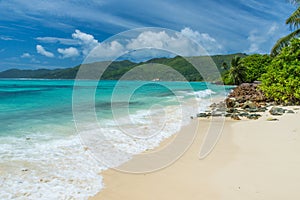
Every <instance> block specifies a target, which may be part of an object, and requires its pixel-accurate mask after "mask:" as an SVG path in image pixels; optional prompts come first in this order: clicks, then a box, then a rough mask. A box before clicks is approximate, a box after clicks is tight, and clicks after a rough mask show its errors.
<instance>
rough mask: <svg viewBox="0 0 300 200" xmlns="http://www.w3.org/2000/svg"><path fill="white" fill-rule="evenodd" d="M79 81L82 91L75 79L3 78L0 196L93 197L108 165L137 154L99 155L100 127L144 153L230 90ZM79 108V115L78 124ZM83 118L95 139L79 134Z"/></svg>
mask: <svg viewBox="0 0 300 200" xmlns="http://www.w3.org/2000/svg"><path fill="white" fill-rule="evenodd" d="M75 85H76V91H77V94H80V95H79V96H76V95H74V93H73V92H74V90H73V89H74V88H73V87H74V81H72V80H0V127H1V131H0V187H1V190H0V199H13V198H14V199H49V198H50V199H87V197H88V196H92V195H94V194H96V193H97V192H98V191H99V190H100V189H101V188H102V187H103V186H102V177H101V175H99V173H100V172H101V170H103V169H105V168H107V167H111V166H110V164H111V165H118V164H120V163H122V162H125V161H126V160H128V159H130V156H129V157H127V158H125V156H123V157H122V155H120V157H117V156H115V157H114V159H113V160H112V161H110V162H108V163H109V164H106V165H105V164H103V163H102V164H100V163H99V162H97V161H96V160H95V157H94V156H93V155H91V153H90V152H89V150H88V148H86V147H88V146H89V145H92V144H93V142H95V141H97V133H99V131H101V132H102V133H104V135H105V137H106V141H109V142H110V143H112V144H113V145H114V147H116V148H118V149H120V150H122V151H124V152H126V153H127V154H126V155H131V154H136V153H140V152H142V151H144V150H146V149H149V148H154V147H155V146H157V145H158V144H159V142H160V141H161V140H163V139H165V138H167V137H169V136H170V135H172V134H174V133H175V132H177V131H178V130H179V129H180V127H181V126H182V125H184V124H187V123H188V122H189V116H191V115H195V114H196V113H197V112H198V111H199V110H204V109H205V108H206V107H207V106H208V105H209V103H210V102H211V98H219V97H220V96H223V95H225V94H226V92H228V90H229V89H230V88H225V89H226V90H225V91H224V88H223V87H221V86H216V85H211V84H206V83H184V82H141V81H121V82H117V81H101V82H99V83H98V82H94V81H79V82H77V83H76V84H75ZM92 96H93V97H94V98H95V99H94V101H93V102H91V101H90V97H92ZM72 98H73V99H72ZM74 98H76V99H74ZM192 100H195V101H193V102H194V104H193V105H191V103H190V102H192ZM74 108H75V110H76V112H79V114H78V116H80V118H76V125H77V129H76V126H75V123H74V116H77V115H76V113H75V114H74ZM91 113H92V114H91ZM93 114H94V115H93ZM93 116H96V118H97V121H96V123H95V121H93ZM82 124H84V128H86V127H88V128H86V129H84V131H86V133H87V134H86V135H85V136H88V139H90V140H91V141H87V140H82V138H84V137H82V135H78V131H79V132H80V133H82V130H78V129H80V127H79V126H80V125H82ZM124 133H125V134H124ZM126 133H130V136H131V137H128V135H127V134H126ZM80 136H81V138H80ZM94 136H95V137H94ZM98 136H99V135H98ZM93 137H94V138H93ZM132 137H134V138H135V139H134V140H132ZM82 142H83V144H82ZM101 142H102V143H100V147H101V148H103V151H104V152H105V153H106V154H108V155H110V150H109V148H106V147H107V144H106V143H105V141H101ZM97 145H99V143H97Z"/></svg>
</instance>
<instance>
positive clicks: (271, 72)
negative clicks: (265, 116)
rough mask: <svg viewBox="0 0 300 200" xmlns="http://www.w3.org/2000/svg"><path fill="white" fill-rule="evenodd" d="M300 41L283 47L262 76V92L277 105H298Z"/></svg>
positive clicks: (299, 90)
mask: <svg viewBox="0 0 300 200" xmlns="http://www.w3.org/2000/svg"><path fill="white" fill-rule="evenodd" d="M299 59H300V40H299V39H293V40H292V41H291V43H290V45H289V46H287V47H284V48H283V49H282V51H281V53H280V54H278V55H277V56H276V57H275V58H274V59H273V60H272V62H271V64H270V65H269V66H268V67H267V72H266V73H265V74H263V75H262V85H261V89H262V91H263V92H264V93H265V94H266V95H267V97H269V98H270V99H272V100H275V101H276V102H278V103H285V104H288V103H297V104H299V103H300V61H299Z"/></svg>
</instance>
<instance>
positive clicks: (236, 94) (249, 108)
mask: <svg viewBox="0 0 300 200" xmlns="http://www.w3.org/2000/svg"><path fill="white" fill-rule="evenodd" d="M258 84H259V83H251V84H250V83H243V84H241V85H240V86H238V87H236V88H234V89H233V91H232V92H231V93H230V94H229V95H228V97H227V98H226V99H225V101H224V102H220V103H213V104H212V105H211V106H210V110H209V111H207V112H203V113H199V114H198V115H197V116H198V117H204V118H208V117H219V116H224V117H228V118H231V119H234V120H241V118H245V119H251V120H256V119H258V118H260V117H261V116H262V115H261V113H264V112H266V111H267V110H268V107H271V106H273V105H274V103H272V102H269V101H268V99H267V98H266V96H265V95H264V93H263V92H262V91H261V90H260V89H259V88H258ZM269 112H270V114H271V115H282V114H284V113H286V112H287V113H294V111H292V110H286V109H283V108H280V107H274V106H273V107H272V108H271V109H270V111H269ZM271 119H272V120H271ZM275 120H277V119H275V118H268V121H275Z"/></svg>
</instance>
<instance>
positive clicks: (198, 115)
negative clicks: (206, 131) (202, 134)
mask: <svg viewBox="0 0 300 200" xmlns="http://www.w3.org/2000/svg"><path fill="white" fill-rule="evenodd" d="M197 117H202V118H204V117H209V115H208V114H207V113H198V114H197Z"/></svg>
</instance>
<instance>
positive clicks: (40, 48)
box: [36, 45, 54, 58]
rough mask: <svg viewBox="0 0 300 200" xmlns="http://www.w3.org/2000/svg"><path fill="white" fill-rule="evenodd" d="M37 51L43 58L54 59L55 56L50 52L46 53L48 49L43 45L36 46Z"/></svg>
mask: <svg viewBox="0 0 300 200" xmlns="http://www.w3.org/2000/svg"><path fill="white" fill-rule="evenodd" d="M36 51H37V52H38V53H39V54H41V55H43V56H46V57H49V58H53V57H54V54H53V53H51V52H49V51H46V49H44V47H43V46H42V45H36Z"/></svg>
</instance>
